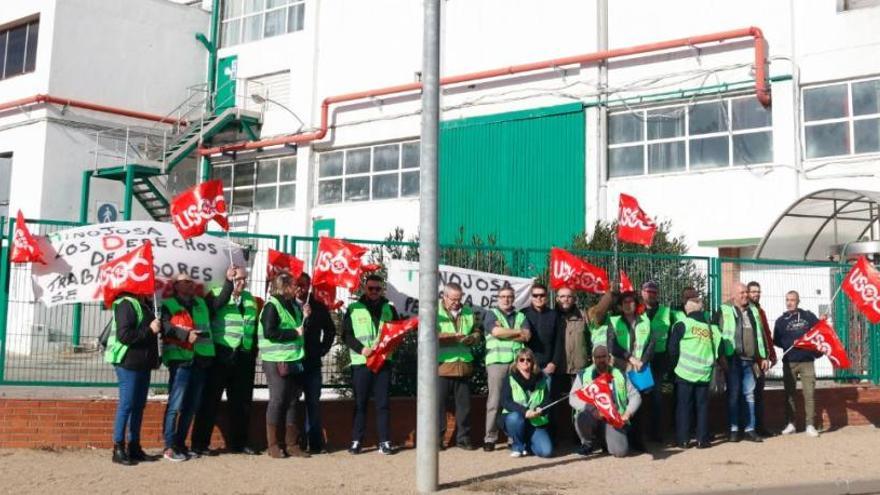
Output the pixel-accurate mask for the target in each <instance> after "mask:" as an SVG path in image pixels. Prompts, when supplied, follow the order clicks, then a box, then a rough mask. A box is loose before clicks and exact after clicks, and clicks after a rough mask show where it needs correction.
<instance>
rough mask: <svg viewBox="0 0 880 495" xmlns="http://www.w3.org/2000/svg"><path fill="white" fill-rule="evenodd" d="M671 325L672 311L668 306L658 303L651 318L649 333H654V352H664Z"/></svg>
mask: <svg viewBox="0 0 880 495" xmlns="http://www.w3.org/2000/svg"><path fill="white" fill-rule="evenodd" d="M670 327H672V311H670V309H669V306H666V305H663V304H661V305H659V306H657V311H656V312H655V313H654V317H653V318H651V333H652V334H653V335H654V339H655V340H656V342H657V343H656V344H655V345H654V351H655V352H666V342H668V341H669V329H670Z"/></svg>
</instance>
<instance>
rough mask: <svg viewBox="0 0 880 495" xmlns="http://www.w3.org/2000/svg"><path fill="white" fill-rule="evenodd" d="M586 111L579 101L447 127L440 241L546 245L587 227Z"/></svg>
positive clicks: (444, 130)
mask: <svg viewBox="0 0 880 495" xmlns="http://www.w3.org/2000/svg"><path fill="white" fill-rule="evenodd" d="M584 139H585V137H584V110H583V105H581V104H580V103H576V104H569V105H562V106H555V107H548V108H539V109H533V110H525V111H519V112H512V113H505V114H498V115H490V116H484V117H473V118H468V119H460V120H452V121H446V122H442V123H441V125H440V170H439V172H440V173H439V176H440V179H439V180H440V190H439V193H440V205H439V206H440V212H439V214H440V219H439V220H440V232H439V234H440V242H441V243H443V244H452V243H454V242H455V241H456V239H458V238H459V237H460V232H459V229H460V228H461V227H462V226H464V227H465V241H467V242H469V241H470V239H471V236H473V235H475V234H476V235H479V236H480V237H481V238H482V239H483V241H484V242H485V241H486V239H487V237H488V236H489V235H493V234H494V235H495V237H496V239H497V244H498V245H500V246H509V247H522V248H531V247H541V248H546V247H549V246H551V245H563V244H567V243H568V242H569V241H570V240H571V237H572V235H574V234H576V233H578V232H582V231H583V230H584V204H585V199H586V198H585V197H584V187H585V180H584V173H585V172H584Z"/></svg>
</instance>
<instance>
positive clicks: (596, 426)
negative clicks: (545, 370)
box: [568, 345, 642, 457]
mask: <svg viewBox="0 0 880 495" xmlns="http://www.w3.org/2000/svg"><path fill="white" fill-rule="evenodd" d="M604 373H611V377H612V379H611V396H612V398H613V400H614V407H616V408H617V412H619V413H620V415H621V416H622V418H623V420H624V421H625V422H628V421H630V419H631V418H632V417H633V416H634V415H635V414H636V412H637V411H638V410H639V406H641V404H642V396H641V394H639V391H638V390H636V388H635V387H634V386H633V384H632V383H631V382H630V381H629V378H628V377H627V376H626V374H625V373H623V372H621V371H620V370H619V369H617V368H615V367H614V366H611V355H610V354H609V352H608V348H607V347H605V346H604V345H599V346H596V347H595V348H593V364H592V365H591V366H589V367H588V368H587V369H585V370H584V371H583V372H582V373H580V374H578V376H577V378H576V379H575V381H574V384H572V386H571V393H570V395H569V396H568V404H569V405H570V406H571V408H572V409H574V411H575V415H574V427H575V430H576V431H577V434H578V436H579V437H580V441H581V446H580V448H579V449H578V454H580V455H582V456H587V455H590V453H592V451H593V449H594V448H595V447H596V446H597V444H596V443H594V442H595V439H596V437H600V441H602V440H604V443H605V449H606V450H607V451H608V452H609V453H610V454H611V455H613V456H614V457H625V456H626V455H627V454H628V453H629V450H630V449H629V439H628V430H629V429H631V428H632V426H631V425H625V426H623V427H622V428H614V427H612V426H609V425H608V424H607V423H606V421H605V420H604V419H603V418H602V416H601V415H600V414H599V410H598V409H596V407H595V406H593V405H591V404H587V403H586V402H584V401H583V400H581V399H580V397H578V396H577V394H576V393H575V392H577V391H578V390H580V389H582V388H584V387H585V386H588V385H590V384H591V383H593V380H595V379H596V378H597V377H599V375H602V374H604Z"/></svg>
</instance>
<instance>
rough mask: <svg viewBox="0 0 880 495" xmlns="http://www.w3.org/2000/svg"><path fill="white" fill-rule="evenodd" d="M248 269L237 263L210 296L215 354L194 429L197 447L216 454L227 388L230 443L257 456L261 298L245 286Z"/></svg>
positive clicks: (200, 451) (232, 449)
mask: <svg viewBox="0 0 880 495" xmlns="http://www.w3.org/2000/svg"><path fill="white" fill-rule="evenodd" d="M246 285H247V272H246V271H245V269H244V268H236V269H235V271H234V273H233V276H232V279H231V280H226V283H225V284H224V285H223V287H215V288H214V289H212V290H211V291H210V293H209V294H208V295H207V296H206V297H205V302H206V303H207V304H208V307H209V308H210V309H211V311H212V314H213V318H212V319H211V334H212V335H211V336H212V337H213V339H214V350H215V353H216V356H215V357H214V362H213V364H212V365H211V368H210V370H209V371H208V380H207V383H206V384H205V391H204V394H203V397H202V404H201V406H200V407H199V410H198V412H197V413H196V418H195V421H194V422H193V431H192V450H193V452H197V453H198V454H200V455H213V454H214V453H216V451H213V450H210V449H209V446H210V444H211V434H212V433H213V431H214V424H215V423H216V419H217V409H218V408H219V407H220V401H221V399H222V397H223V392H224V391H225V392H226V404H227V418H228V421H227V424H228V425H229V430H228V431H227V432H226V435H225V437H226V439H227V440H226V447H227V449H228V450H229V451H230V452H236V453H243V454H248V455H256V454H257V452H256V451H255V450H254V449H253V448H251V446H250V445H249V444H248V438H247V437H248V429H249V426H250V411H251V403H252V402H253V397H254V373H255V371H256V362H257V342H256V340H257V318H258V317H259V312H258V310H257V301H256V299H254V296H253V295H252V294H251V293H250V292H249V291H247V290H246V289H245V286H246Z"/></svg>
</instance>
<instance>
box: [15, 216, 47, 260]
mask: <svg viewBox="0 0 880 495" xmlns="http://www.w3.org/2000/svg"><path fill="white" fill-rule="evenodd" d="M9 261H11V262H13V263H42V264H44V265H45V264H46V262H45V261H44V260H43V252H42V251H41V250H40V245H39V244H37V240H36V239H34V236H33V235H31V231H30V230H28V228H27V223H26V222H25V219H24V215H22V213H21V210H18V215H16V216H15V232H13V233H12V254H11V255H10V256H9Z"/></svg>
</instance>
